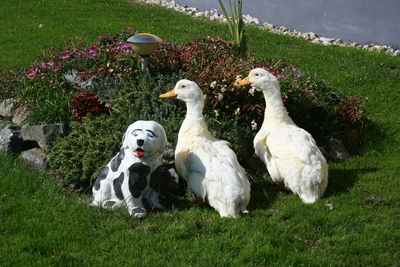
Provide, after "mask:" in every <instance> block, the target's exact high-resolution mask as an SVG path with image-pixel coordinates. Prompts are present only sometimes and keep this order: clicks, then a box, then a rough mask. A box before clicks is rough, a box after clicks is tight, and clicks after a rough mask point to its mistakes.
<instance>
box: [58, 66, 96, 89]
mask: <svg viewBox="0 0 400 267" xmlns="http://www.w3.org/2000/svg"><path fill="white" fill-rule="evenodd" d="M64 78H65V79H66V80H67V81H68V82H70V83H71V84H72V85H75V86H78V87H81V88H83V89H86V88H93V89H96V88H98V87H100V86H101V84H102V81H103V80H102V79H101V78H99V77H96V76H94V77H91V78H89V79H88V80H86V81H85V80H83V79H82V77H81V76H79V73H78V71H77V70H71V71H70V72H68V73H66V74H64Z"/></svg>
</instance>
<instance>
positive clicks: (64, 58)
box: [61, 56, 69, 60]
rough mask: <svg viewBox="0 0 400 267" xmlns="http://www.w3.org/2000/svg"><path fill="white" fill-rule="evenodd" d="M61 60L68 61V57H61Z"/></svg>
mask: <svg viewBox="0 0 400 267" xmlns="http://www.w3.org/2000/svg"><path fill="white" fill-rule="evenodd" d="M61 59H63V60H66V59H69V56H63V57H61Z"/></svg>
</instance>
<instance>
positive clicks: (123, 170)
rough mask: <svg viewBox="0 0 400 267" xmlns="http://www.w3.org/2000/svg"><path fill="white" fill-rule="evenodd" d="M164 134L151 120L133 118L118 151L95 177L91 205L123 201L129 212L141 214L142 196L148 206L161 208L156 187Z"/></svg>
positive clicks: (114, 204) (112, 205)
mask: <svg viewBox="0 0 400 267" xmlns="http://www.w3.org/2000/svg"><path fill="white" fill-rule="evenodd" d="M166 144H167V136H166V134H165V130H164V128H163V127H162V126H161V125H160V124H158V123H157V122H155V121H136V122H135V123H133V124H131V125H129V127H128V129H127V130H126V132H125V134H124V137H123V140H122V147H121V150H120V151H119V153H118V154H117V155H116V156H115V157H114V158H113V159H112V160H111V161H110V162H109V163H108V164H107V166H106V167H105V168H104V169H103V170H102V171H101V172H100V174H99V176H98V178H97V179H96V181H95V183H94V185H93V188H92V192H93V200H92V202H91V204H90V205H91V206H101V207H103V208H107V209H115V208H119V207H121V206H123V205H125V206H126V207H127V208H128V212H129V214H130V215H131V216H134V217H136V218H143V217H145V216H146V215H147V211H146V209H145V207H144V205H143V202H142V199H143V198H145V199H146V200H147V202H148V204H149V205H150V206H151V207H152V208H158V209H164V207H163V205H162V204H161V203H160V201H159V192H158V191H157V189H158V188H159V184H160V177H159V175H157V172H158V170H159V169H161V168H159V167H160V165H161V164H162V157H163V153H164V149H165V147H166Z"/></svg>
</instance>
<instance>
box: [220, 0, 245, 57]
mask: <svg viewBox="0 0 400 267" xmlns="http://www.w3.org/2000/svg"><path fill="white" fill-rule="evenodd" d="M218 2H219V5H220V6H221V9H222V12H224V16H225V18H226V20H227V23H228V27H229V32H230V33H231V37H232V39H233V40H234V41H235V42H236V44H237V45H238V46H239V48H240V52H241V55H242V56H243V57H245V56H246V51H247V43H246V36H245V32H244V22H243V2H242V0H237V1H236V0H233V1H231V0H229V7H230V13H231V17H230V16H229V14H228V12H227V10H226V8H225V5H224V4H223V2H222V0H218Z"/></svg>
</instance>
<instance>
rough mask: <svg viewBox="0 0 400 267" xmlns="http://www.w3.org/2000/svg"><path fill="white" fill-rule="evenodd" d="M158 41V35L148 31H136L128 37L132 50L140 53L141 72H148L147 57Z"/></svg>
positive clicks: (155, 47) (156, 46)
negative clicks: (136, 32)
mask: <svg viewBox="0 0 400 267" xmlns="http://www.w3.org/2000/svg"><path fill="white" fill-rule="evenodd" d="M160 41H161V39H160V37H158V36H156V35H154V34H150V33H138V34H136V35H134V36H132V37H130V38H129V39H128V42H129V43H132V49H133V51H135V52H136V53H137V54H139V55H140V58H141V60H142V71H143V72H146V73H148V72H149V69H148V67H147V59H148V57H149V56H150V55H151V54H152V53H153V51H154V50H155V49H157V48H158V47H159V46H160Z"/></svg>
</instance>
